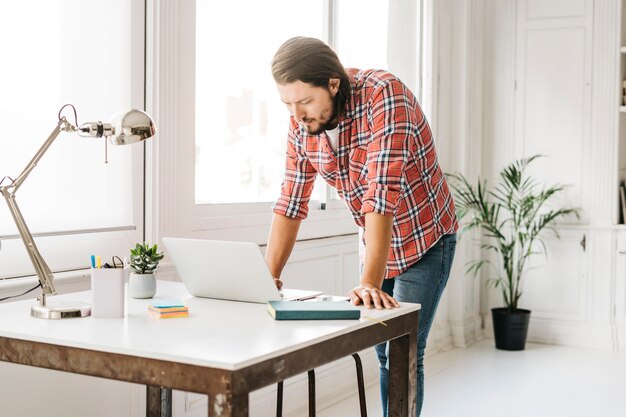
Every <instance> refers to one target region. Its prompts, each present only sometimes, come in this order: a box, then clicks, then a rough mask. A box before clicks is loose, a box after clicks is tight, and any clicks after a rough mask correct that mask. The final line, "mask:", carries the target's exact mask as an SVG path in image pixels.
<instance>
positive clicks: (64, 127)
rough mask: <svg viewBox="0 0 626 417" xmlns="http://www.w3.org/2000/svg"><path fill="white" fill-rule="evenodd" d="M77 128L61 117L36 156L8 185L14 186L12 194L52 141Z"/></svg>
mask: <svg viewBox="0 0 626 417" xmlns="http://www.w3.org/2000/svg"><path fill="white" fill-rule="evenodd" d="M75 130H76V128H75V127H74V126H73V125H72V124H71V123H70V122H68V121H67V119H66V118H65V117H61V118H60V119H59V123H57V125H56V127H55V128H54V130H53V131H52V133H50V136H48V139H46V141H45V142H44V143H43V145H41V148H39V150H38V151H37V153H36V154H35V156H33V159H31V160H30V162H29V163H28V165H26V168H24V170H23V171H22V173H21V174H20V175H19V177H17V178H16V179H15V181H13V183H12V184H9V185H8V186H7V187H9V188H12V190H13V191H12V194H15V192H16V191H17V189H18V188H20V186H21V185H22V183H23V182H24V180H25V179H26V177H28V174H30V172H31V171H32V170H33V169H34V168H35V167H36V166H37V163H38V162H39V160H40V159H41V158H42V157H43V156H44V154H45V153H46V151H47V150H48V148H49V147H50V145H52V142H54V140H55V139H56V138H57V137H58V136H59V133H61V132H73V131H75Z"/></svg>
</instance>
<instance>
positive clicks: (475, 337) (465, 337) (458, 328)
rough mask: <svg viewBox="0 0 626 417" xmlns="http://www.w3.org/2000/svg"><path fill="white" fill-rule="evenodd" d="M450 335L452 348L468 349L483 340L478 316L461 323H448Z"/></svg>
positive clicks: (480, 320) (467, 318) (480, 321)
mask: <svg viewBox="0 0 626 417" xmlns="http://www.w3.org/2000/svg"><path fill="white" fill-rule="evenodd" d="M450 334H451V340H452V345H453V347H462V348H465V347H468V346H469V345H471V344H473V343H476V342H477V341H479V340H482V339H483V338H484V335H483V329H482V319H481V317H480V315H478V314H477V315H475V316H472V317H466V318H465V319H464V320H462V321H451V322H450Z"/></svg>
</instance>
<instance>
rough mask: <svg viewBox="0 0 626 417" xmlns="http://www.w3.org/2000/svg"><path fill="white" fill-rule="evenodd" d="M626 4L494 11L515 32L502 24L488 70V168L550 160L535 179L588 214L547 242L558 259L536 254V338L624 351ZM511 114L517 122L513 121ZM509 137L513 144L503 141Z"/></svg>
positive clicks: (531, 295) (520, 4)
mask: <svg viewBox="0 0 626 417" xmlns="http://www.w3.org/2000/svg"><path fill="white" fill-rule="evenodd" d="M622 1H623V0H602V1H599V0H596V1H593V0H515V1H514V2H512V3H507V2H504V3H501V2H496V3H494V4H493V5H492V7H493V8H494V13H495V14H497V16H498V17H502V18H503V19H505V20H506V21H508V22H510V25H512V26H513V27H514V28H515V29H514V30H509V27H508V26H507V25H506V24H505V23H504V22H503V21H497V20H494V21H493V23H492V25H493V27H492V29H491V30H493V31H494V32H493V34H491V36H489V35H487V36H486V41H487V42H488V44H489V43H491V46H490V48H492V49H491V50H488V51H487V52H488V53H487V56H488V57H490V56H491V57H493V62H492V63H491V64H489V63H488V64H487V65H493V70H492V73H493V74H494V76H495V77H494V78H495V79H496V82H497V83H494V81H493V80H491V79H488V78H487V79H486V80H485V82H486V84H488V85H489V84H491V86H490V87H488V88H489V89H488V90H487V91H489V93H490V95H491V96H488V98H487V103H486V110H487V113H486V115H485V120H492V123H493V125H494V126H496V127H497V128H498V129H497V130H496V129H493V130H492V131H488V133H490V136H488V137H487V138H486V139H485V141H486V142H483V149H485V148H486V149H488V152H492V154H491V155H489V154H488V153H487V158H486V160H487V161H488V162H490V166H488V167H483V168H482V169H483V170H486V171H487V172H497V170H498V169H499V167H501V166H503V165H504V164H505V163H506V162H508V161H510V160H512V159H516V158H519V157H522V156H529V155H533V154H537V153H540V154H545V155H546V156H547V157H546V158H542V159H543V160H539V161H538V162H539V163H538V164H536V165H535V167H533V171H532V172H531V174H532V175H533V177H535V178H536V179H537V180H538V181H539V182H543V183H548V184H553V183H561V184H566V185H567V186H568V188H567V192H566V194H565V196H564V197H563V199H562V200H561V201H559V202H558V204H565V205H570V206H575V207H579V208H581V210H582V215H581V217H580V219H569V220H568V221H567V222H565V223H562V224H560V225H559V226H558V227H557V231H558V233H559V235H560V238H556V237H554V236H547V237H546V246H547V250H548V255H547V258H542V257H538V258H537V259H535V260H534V261H533V262H534V265H533V266H536V267H537V268H535V269H532V270H530V271H529V273H528V276H527V280H526V283H525V287H524V295H523V297H522V306H523V307H528V308H529V309H531V310H532V311H533V314H532V316H531V325H530V328H529V340H530V341H536V342H544V343H559V344H568V345H577V346H589V347H602V348H614V347H616V342H615V331H616V327H615V319H616V316H615V311H616V308H617V307H618V305H617V304H616V293H617V291H618V289H617V287H618V282H619V280H620V279H621V276H620V275H619V274H620V272H619V271H618V269H619V267H620V265H619V264H617V261H618V257H617V251H616V247H617V240H616V239H617V235H618V234H619V233H622V232H621V230H623V231H624V233H625V234H626V228H625V227H624V226H621V225H618V222H619V217H618V211H619V210H618V207H619V200H618V197H619V196H618V193H617V192H616V191H617V189H618V187H617V185H618V183H619V181H620V180H626V113H624V114H622V113H621V112H620V111H619V108H620V101H619V98H620V97H619V96H620V94H619V91H620V88H619V85H620V83H621V79H620V77H624V78H626V54H621V53H620V47H621V46H626V36H625V35H624V33H623V32H621V27H622V25H621V20H623V19H622V8H621V7H622V4H621V3H622ZM624 1H626V0H624ZM507 8H508V9H507ZM620 37H621V38H620ZM507 42H508V44H507ZM620 42H623V43H622V44H620ZM507 47H508V48H510V50H511V51H512V53H509V54H507V52H508V51H507ZM507 68H510V69H509V70H508V74H510V75H507ZM499 70H500V71H502V72H498V71H499ZM507 77H508V78H507ZM490 100H491V102H490ZM501 103H510V108H509V109H507V108H506V106H502V105H501ZM508 115H510V116H508ZM507 117H510V119H511V121H510V123H509V124H508V125H503V123H502V120H506V118H507ZM498 123H500V124H498ZM509 137H510V138H511V139H510V142H508V143H507V145H506V146H504V145H503V144H502V139H501V138H509ZM491 149H495V150H493V151H492V150H491ZM624 243H625V244H626V241H625V242H624ZM624 267H626V260H625V264H624ZM622 275H623V276H625V277H626V271H623V274H622ZM618 295H619V294H618ZM624 299H625V300H626V298H624ZM498 304H501V302H500V299H499V294H497V293H493V292H490V293H489V302H488V306H489V307H492V306H496V305H498ZM624 318H625V320H624V323H625V324H626V315H625V317H624ZM489 333H490V332H487V334H489Z"/></svg>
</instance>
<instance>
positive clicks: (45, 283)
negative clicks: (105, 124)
mask: <svg viewBox="0 0 626 417" xmlns="http://www.w3.org/2000/svg"><path fill="white" fill-rule="evenodd" d="M74 130H76V128H75V127H74V126H72V124H70V123H69V122H68V121H67V119H66V118H65V117H61V118H60V119H59V123H58V124H57V125H56V127H55V128H54V130H53V131H52V133H50V136H48V139H46V141H45V142H44V143H43V145H42V146H41V148H39V150H38V151H37V153H36V154H35V156H33V158H32V159H31V160H30V162H29V163H28V165H26V168H24V170H23V171H22V173H21V174H20V175H19V177H17V179H15V180H14V181H13V182H12V183H11V184H8V185H4V186H0V193H2V195H3V196H4V199H5V201H6V202H7V205H8V206H9V211H10V212H11V215H12V216H13V220H14V221H15V225H16V226H17V230H18V231H19V233H20V236H21V237H22V241H23V242H24V246H25V247H26V251H27V252H28V256H29V257H30V260H31V262H32V263H33V266H34V267H35V271H36V272H37V277H38V278H39V283H40V284H41V289H42V293H43V297H45V295H46V294H51V295H54V294H56V288H55V287H54V282H53V276H52V271H50V267H48V264H47V263H46V261H44V259H43V257H42V256H41V253H39V249H38V248H37V245H36V244H35V240H34V239H33V235H32V234H31V233H30V230H29V229H28V226H27V225H26V221H25V220H24V217H23V216H22V212H21V211H20V209H19V207H18V205H17V202H16V201H15V193H16V192H17V190H18V188H20V186H21V185H22V183H23V182H24V181H25V180H26V178H27V177H28V175H29V174H30V173H31V171H32V170H33V169H34V168H35V167H36V166H37V163H38V162H39V160H40V159H41V158H42V157H43V156H44V154H45V153H46V151H47V150H48V148H49V147H50V145H52V142H54V140H55V139H56V138H57V137H58V136H59V133H61V132H63V131H65V132H72V131H74ZM43 297H42V300H41V301H42V302H43V303H45V298H43Z"/></svg>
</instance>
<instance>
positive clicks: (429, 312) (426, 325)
mask: <svg viewBox="0 0 626 417" xmlns="http://www.w3.org/2000/svg"><path fill="white" fill-rule="evenodd" d="M455 248H456V234H452V235H444V236H442V237H441V239H439V241H438V242H437V243H436V244H435V245H434V246H433V247H431V248H430V249H429V250H428V252H426V253H425V254H424V256H423V257H422V258H421V259H420V260H419V261H418V262H417V263H415V264H413V265H411V266H410V267H409V269H407V270H406V271H404V272H403V273H402V274H400V275H398V276H397V277H395V278H394V279H386V280H385V281H384V282H383V287H382V289H383V291H385V292H386V293H387V294H390V295H392V296H393V297H394V298H395V299H396V300H397V301H403V302H409V303H419V304H421V305H422V309H421V310H420V312H419V324H418V326H417V407H416V410H417V416H419V415H420V413H421V410H422V403H423V401H424V350H425V349H426V339H427V338H428V332H429V331H430V327H431V325H432V324H433V318H434V316H435V312H436V311H437V305H438V304H439V299H440V298H441V294H442V293H443V290H444V288H445V287H446V283H447V282H448V275H450V267H451V266H452V259H453V258H454V250H455ZM376 355H377V356H378V362H379V364H380V397H381V400H382V404H383V417H387V404H388V400H389V361H388V359H387V358H388V357H389V342H385V343H381V344H380V345H377V346H376Z"/></svg>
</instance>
